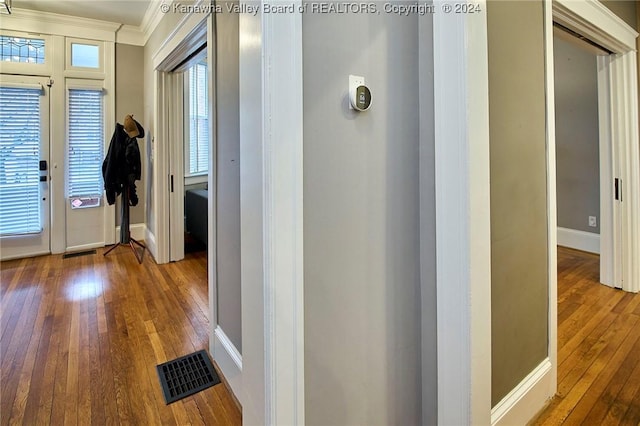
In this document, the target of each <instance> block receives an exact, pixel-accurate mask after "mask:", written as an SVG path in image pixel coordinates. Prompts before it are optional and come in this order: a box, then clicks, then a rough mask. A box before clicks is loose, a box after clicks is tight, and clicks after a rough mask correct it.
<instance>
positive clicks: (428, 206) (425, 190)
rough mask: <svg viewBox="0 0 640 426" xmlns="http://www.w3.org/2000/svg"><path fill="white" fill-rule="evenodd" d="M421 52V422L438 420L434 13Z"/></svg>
mask: <svg viewBox="0 0 640 426" xmlns="http://www.w3.org/2000/svg"><path fill="white" fill-rule="evenodd" d="M418 31H419V40H420V41H421V42H420V53H419V55H418V57H419V61H420V66H419V79H420V99H419V104H420V297H421V303H422V305H421V311H422V312H421V315H422V325H421V326H422V424H423V425H435V424H437V422H438V347H437V340H438V335H437V331H438V330H437V311H436V309H437V303H436V302H437V300H436V238H435V235H436V203H435V199H436V190H435V150H434V149H435V146H434V143H435V130H434V129H435V123H434V120H435V116H434V102H433V90H434V88H433V86H434V80H433V16H432V15H430V14H427V15H426V16H424V17H419V18H418Z"/></svg>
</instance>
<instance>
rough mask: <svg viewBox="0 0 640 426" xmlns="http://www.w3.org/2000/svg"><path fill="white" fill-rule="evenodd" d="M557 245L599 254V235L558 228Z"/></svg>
mask: <svg viewBox="0 0 640 426" xmlns="http://www.w3.org/2000/svg"><path fill="white" fill-rule="evenodd" d="M558 245H559V246H563V247H569V248H573V249H576V250H582V251H588V252H589V253H596V254H600V234H594V233H592V232H584V231H577V230H575V229H568V228H561V227H558Z"/></svg>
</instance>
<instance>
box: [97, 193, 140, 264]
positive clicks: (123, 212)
mask: <svg viewBox="0 0 640 426" xmlns="http://www.w3.org/2000/svg"><path fill="white" fill-rule="evenodd" d="M120 201H121V204H120V242H119V243H117V244H115V245H114V246H113V247H111V248H110V249H109V250H107V251H106V252H104V256H106V255H108V254H109V253H111V252H112V251H113V250H115V249H116V248H117V247H120V246H122V245H125V246H127V245H128V246H129V247H130V248H131V251H133V254H134V256H135V257H136V259H137V260H138V263H140V264H141V263H142V257H143V256H144V252H145V250H146V247H145V245H144V244H142V243H141V242H139V241H137V240H134V239H133V238H131V231H130V230H129V185H124V187H123V188H122V198H121V200H120ZM134 244H137V245H138V246H140V247H141V248H142V250H141V251H140V252H138V249H136V246H135V245H134Z"/></svg>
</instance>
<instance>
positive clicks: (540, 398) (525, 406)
mask: <svg viewBox="0 0 640 426" xmlns="http://www.w3.org/2000/svg"><path fill="white" fill-rule="evenodd" d="M550 380H551V361H550V360H549V358H545V359H544V361H542V363H540V365H538V366H537V367H536V368H535V369H534V370H533V371H532V372H531V373H529V374H528V375H527V377H525V378H524V380H522V381H521V382H520V383H519V384H518V386H516V387H515V388H514V389H513V390H512V391H511V392H509V394H507V396H505V397H504V398H503V399H502V401H500V402H499V403H498V404H497V405H496V406H495V407H493V409H492V410H491V424H492V425H515V424H520V425H524V424H527V423H528V422H529V421H530V420H531V419H532V418H533V416H535V415H536V413H538V412H539V411H540V409H541V408H542V407H544V404H545V403H546V402H547V399H548V390H549V381H550Z"/></svg>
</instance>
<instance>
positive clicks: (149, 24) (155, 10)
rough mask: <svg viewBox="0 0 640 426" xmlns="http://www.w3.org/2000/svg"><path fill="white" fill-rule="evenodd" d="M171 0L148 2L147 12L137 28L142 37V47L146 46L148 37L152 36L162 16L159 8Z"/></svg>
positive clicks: (152, 0)
mask: <svg viewBox="0 0 640 426" xmlns="http://www.w3.org/2000/svg"><path fill="white" fill-rule="evenodd" d="M171 3H172V0H151V1H150V2H149V6H148V7H147V11H146V12H145V14H144V18H142V23H141V24H140V26H139V27H138V30H139V31H140V32H141V33H142V35H143V41H144V42H143V43H142V45H145V44H147V41H148V40H149V37H151V34H153V31H154V30H155V29H156V27H157V26H158V24H159V23H160V21H161V20H162V18H163V17H164V14H163V13H162V8H161V6H162V5H163V4H171Z"/></svg>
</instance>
